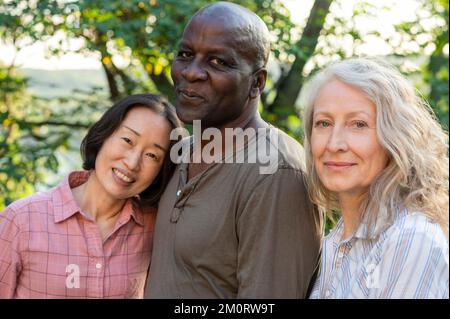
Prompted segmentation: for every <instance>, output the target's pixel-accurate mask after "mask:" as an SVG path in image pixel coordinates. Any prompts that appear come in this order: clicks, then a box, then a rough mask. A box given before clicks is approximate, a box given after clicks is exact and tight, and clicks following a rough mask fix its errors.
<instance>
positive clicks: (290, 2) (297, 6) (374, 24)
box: [0, 0, 418, 70]
mask: <svg viewBox="0 0 450 319" xmlns="http://www.w3.org/2000/svg"><path fill="white" fill-rule="evenodd" d="M284 2H285V5H286V7H287V8H288V9H289V10H290V12H291V18H292V20H293V22H295V23H297V24H298V25H300V26H302V25H304V24H305V22H306V17H307V16H308V15H309V11H310V9H311V7H312V5H313V2H314V0H284ZM357 2H359V0H345V1H343V10H344V12H345V13H346V14H349V15H350V14H351V12H352V7H353V6H354V5H355V4H356V3H357ZM372 3H373V4H374V5H376V6H380V7H381V6H384V5H391V6H393V10H392V11H390V12H385V13H384V14H383V16H382V17H380V19H381V20H382V21H383V23H380V21H379V20H378V21H374V20H371V21H362V22H361V23H360V25H359V27H361V28H378V29H379V30H380V31H381V32H393V28H392V24H393V23H396V22H399V21H401V20H412V19H414V17H415V10H416V8H417V6H418V1H417V0H372ZM58 40H59V39H58V37H55V38H53V39H51V40H49V41H48V42H47V43H44V42H42V41H41V42H37V43H35V44H34V45H32V46H29V47H27V48H25V49H23V50H21V52H20V53H19V54H18V55H17V56H16V60H15V62H16V65H18V66H20V67H23V68H35V69H47V70H65V69H100V68H101V64H100V62H99V57H98V56H97V55H96V54H92V55H91V56H83V55H81V54H75V53H69V54H65V55H63V56H61V57H50V58H49V57H46V56H45V48H46V46H52V45H54V44H56V43H57V42H58ZM65 42H66V46H67V48H70V49H77V48H79V47H80V46H82V44H83V42H82V41H80V40H77V39H71V40H69V41H65ZM364 50H365V51H366V52H365V53H366V54H369V55H385V54H388V53H389V52H388V47H387V46H386V45H383V43H380V42H373V43H370V44H369V45H367V46H366V48H364ZM15 53H16V50H15V49H14V47H11V46H9V47H8V46H5V45H4V44H3V43H1V41H0V60H1V61H3V62H4V63H6V64H9V63H11V61H12V59H13V57H14V56H15ZM114 62H116V63H117V65H118V66H121V64H122V66H126V65H124V64H123V63H126V62H123V61H116V60H115V61H114ZM121 62H122V63H121Z"/></svg>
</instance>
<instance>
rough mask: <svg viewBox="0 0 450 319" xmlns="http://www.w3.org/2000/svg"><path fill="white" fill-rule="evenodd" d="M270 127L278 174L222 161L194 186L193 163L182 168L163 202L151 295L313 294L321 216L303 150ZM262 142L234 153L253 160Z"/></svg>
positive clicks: (148, 288)
mask: <svg viewBox="0 0 450 319" xmlns="http://www.w3.org/2000/svg"><path fill="white" fill-rule="evenodd" d="M268 130H270V131H271V133H270V134H266V136H265V137H264V139H265V140H264V141H265V143H267V144H271V145H272V146H273V138H272V140H271V138H270V136H272V135H273V134H274V133H275V134H276V135H275V136H277V137H278V145H277V148H276V152H271V154H270V156H271V157H272V159H275V160H276V161H275V172H274V173H273V174H261V170H260V166H261V165H260V164H259V163H253V164H251V163H234V164H230V163H216V164H212V165H211V166H209V167H208V168H207V169H206V170H205V171H203V172H201V173H199V174H198V175H196V176H195V177H193V178H192V179H191V180H189V181H187V174H188V172H187V167H188V165H187V164H186V163H181V164H179V165H178V166H177V169H176V170H175V173H174V175H173V177H172V179H171V180H170V182H169V184H168V186H167V188H166V190H165V192H164V194H163V196H162V198H161V201H160V203H159V208H158V214H157V219H156V226H155V237H154V240H153V242H154V247H153V255H152V262H151V267H150V271H149V277H148V282H147V286H146V292H145V297H146V298H305V297H306V295H307V291H308V287H309V285H310V282H311V279H312V277H313V275H314V274H315V271H316V268H317V267H318V260H319V253H320V247H321V238H322V217H321V216H320V215H319V213H318V212H317V210H316V209H315V207H314V206H313V205H312V204H311V202H310V201H309V199H308V195H307V190H306V188H305V183H304V173H303V172H304V171H303V167H304V155H303V150H302V147H301V145H300V144H299V143H297V142H296V141H295V140H294V139H292V138H291V137H289V136H288V135H286V134H285V133H283V132H282V131H280V130H278V129H276V128H273V127H271V128H270V129H268ZM256 140H257V139H256V138H253V139H252V140H250V141H249V142H248V143H247V144H246V145H245V146H244V147H243V148H241V149H238V150H236V151H235V155H236V154H238V153H239V152H244V154H245V156H244V157H245V159H249V158H251V156H250V153H251V152H252V150H251V147H249V146H250V145H252V143H257V142H256ZM253 145H254V144H253ZM253 149H254V148H253Z"/></svg>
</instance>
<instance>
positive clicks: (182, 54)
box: [171, 15, 254, 127]
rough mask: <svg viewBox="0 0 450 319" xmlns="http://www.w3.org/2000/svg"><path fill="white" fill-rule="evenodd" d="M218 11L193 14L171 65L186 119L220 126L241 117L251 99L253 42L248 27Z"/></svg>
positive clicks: (179, 106)
mask: <svg viewBox="0 0 450 319" xmlns="http://www.w3.org/2000/svg"><path fill="white" fill-rule="evenodd" d="M226 22H227V21H226V19H225V18H223V17H219V16H214V15H207V16H202V15H200V16H196V17H194V18H193V19H192V20H191V22H190V23H189V24H188V26H187V27H186V29H185V31H184V33H183V38H182V40H181V43H180V46H179V50H178V53H177V57H176V58H175V60H174V62H173V64H172V71H171V75H172V79H173V81H174V85H175V90H176V109H177V114H178V116H179V117H180V119H181V120H182V121H183V122H185V123H191V122H192V121H193V120H202V126H204V127H211V126H216V127H220V126H223V125H225V124H227V123H229V122H231V121H233V120H235V119H237V118H238V117H239V116H241V115H242V114H243V113H244V111H245V109H246V107H247V106H248V102H249V99H251V93H250V92H251V86H252V81H253V80H254V74H252V72H253V67H252V64H251V63H250V62H249V59H248V57H246V56H245V54H244V52H245V51H246V47H247V48H248V47H251V45H252V44H251V43H250V41H248V35H247V34H246V31H243V30H242V29H241V28H237V27H236V26H233V25H234V24H233V21H229V23H228V24H227V23H226Z"/></svg>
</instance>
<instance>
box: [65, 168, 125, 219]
mask: <svg viewBox="0 0 450 319" xmlns="http://www.w3.org/2000/svg"><path fill="white" fill-rule="evenodd" d="M72 191H73V194H74V197H75V200H76V202H77V204H78V205H79V206H80V208H81V210H82V211H83V212H84V213H86V214H88V215H89V216H90V217H92V218H93V220H94V221H98V220H107V219H110V218H113V217H116V216H117V215H118V214H119V213H120V211H121V210H122V208H123V206H124V204H125V202H126V200H124V199H116V198H112V197H111V196H110V195H108V194H107V193H106V192H105V190H104V189H103V188H102V187H101V185H100V183H99V182H98V179H97V176H96V175H95V171H94V172H92V173H91V174H90V175H89V179H88V180H87V182H86V183H84V184H82V185H80V186H78V187H76V188H74V189H73V190H72Z"/></svg>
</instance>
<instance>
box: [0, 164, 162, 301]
mask: <svg viewBox="0 0 450 319" xmlns="http://www.w3.org/2000/svg"><path fill="white" fill-rule="evenodd" d="M87 178H88V172H73V173H71V174H70V175H69V176H68V177H67V178H66V179H65V180H64V181H63V182H62V183H61V184H60V185H59V186H57V187H56V188H54V189H52V190H50V191H48V192H44V193H38V194H35V195H33V196H31V197H28V198H25V199H22V200H19V201H17V202H14V203H13V204H11V205H10V206H8V207H7V208H6V210H5V211H3V212H1V213H0V298H140V297H143V292H144V285H145V282H146V276H147V271H148V267H149V263H150V255H151V249H152V238H153V226H154V219H155V211H154V210H152V211H150V212H146V213H142V212H139V211H136V210H134V209H133V207H132V203H131V200H128V201H127V203H126V204H125V206H124V208H123V210H122V211H121V212H120V216H119V217H118V219H117V222H116V225H115V227H114V230H113V232H112V233H111V234H110V235H109V236H108V238H107V239H106V240H105V241H104V242H103V241H102V238H101V235H100V232H99V230H98V228H97V225H96V223H95V222H94V221H93V220H92V219H91V218H89V217H88V216H87V215H86V214H85V213H83V212H82V211H81V209H80V208H79V207H78V205H77V203H76V202H75V199H74V197H73V194H72V191H71V188H74V187H76V186H78V185H81V184H82V183H84V182H85V181H86V180H87Z"/></svg>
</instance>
